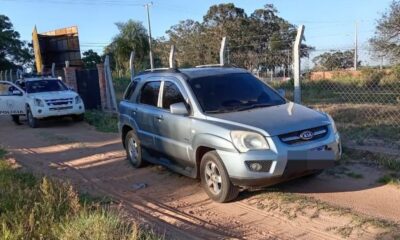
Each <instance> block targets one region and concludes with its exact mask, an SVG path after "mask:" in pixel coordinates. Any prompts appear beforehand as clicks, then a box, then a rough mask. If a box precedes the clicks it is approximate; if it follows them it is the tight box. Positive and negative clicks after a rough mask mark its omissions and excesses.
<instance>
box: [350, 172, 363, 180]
mask: <svg viewBox="0 0 400 240" xmlns="http://www.w3.org/2000/svg"><path fill="white" fill-rule="evenodd" d="M346 175H347V176H348V177H351V178H355V179H361V178H364V175H362V174H361V173H355V172H348V173H346Z"/></svg>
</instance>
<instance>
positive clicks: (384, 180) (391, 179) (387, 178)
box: [378, 173, 400, 186]
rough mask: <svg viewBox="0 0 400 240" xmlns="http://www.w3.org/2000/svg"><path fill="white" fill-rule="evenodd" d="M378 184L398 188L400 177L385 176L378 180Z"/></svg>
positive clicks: (392, 174)
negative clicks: (391, 185)
mask: <svg viewBox="0 0 400 240" xmlns="http://www.w3.org/2000/svg"><path fill="white" fill-rule="evenodd" d="M378 182H379V183H383V184H393V185H396V186H400V175H399V174H396V173H391V174H387V175H385V176H383V177H381V178H380V179H379V180H378Z"/></svg>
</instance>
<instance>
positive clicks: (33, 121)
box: [26, 107, 39, 128]
mask: <svg viewBox="0 0 400 240" xmlns="http://www.w3.org/2000/svg"><path fill="white" fill-rule="evenodd" d="M26 114H27V117H28V124H29V126H30V127H31V128H37V127H38V126H39V120H38V119H37V118H35V117H34V116H33V115H32V111H31V109H30V108H29V107H28V108H27V109H26Z"/></svg>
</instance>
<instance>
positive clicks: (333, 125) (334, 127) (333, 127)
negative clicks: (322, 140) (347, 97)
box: [325, 113, 337, 133]
mask: <svg viewBox="0 0 400 240" xmlns="http://www.w3.org/2000/svg"><path fill="white" fill-rule="evenodd" d="M325 114H326V116H327V117H328V119H329V122H331V126H332V129H333V132H334V133H337V128H336V124H335V121H334V120H333V118H332V116H331V115H329V114H327V113H325Z"/></svg>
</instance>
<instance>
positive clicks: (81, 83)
mask: <svg viewBox="0 0 400 240" xmlns="http://www.w3.org/2000/svg"><path fill="white" fill-rule="evenodd" d="M76 80H77V85H78V93H79V95H80V96H81V97H82V100H83V102H84V103H85V108H86V109H100V108H101V98H100V86H99V74H98V71H97V69H85V70H76Z"/></svg>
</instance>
